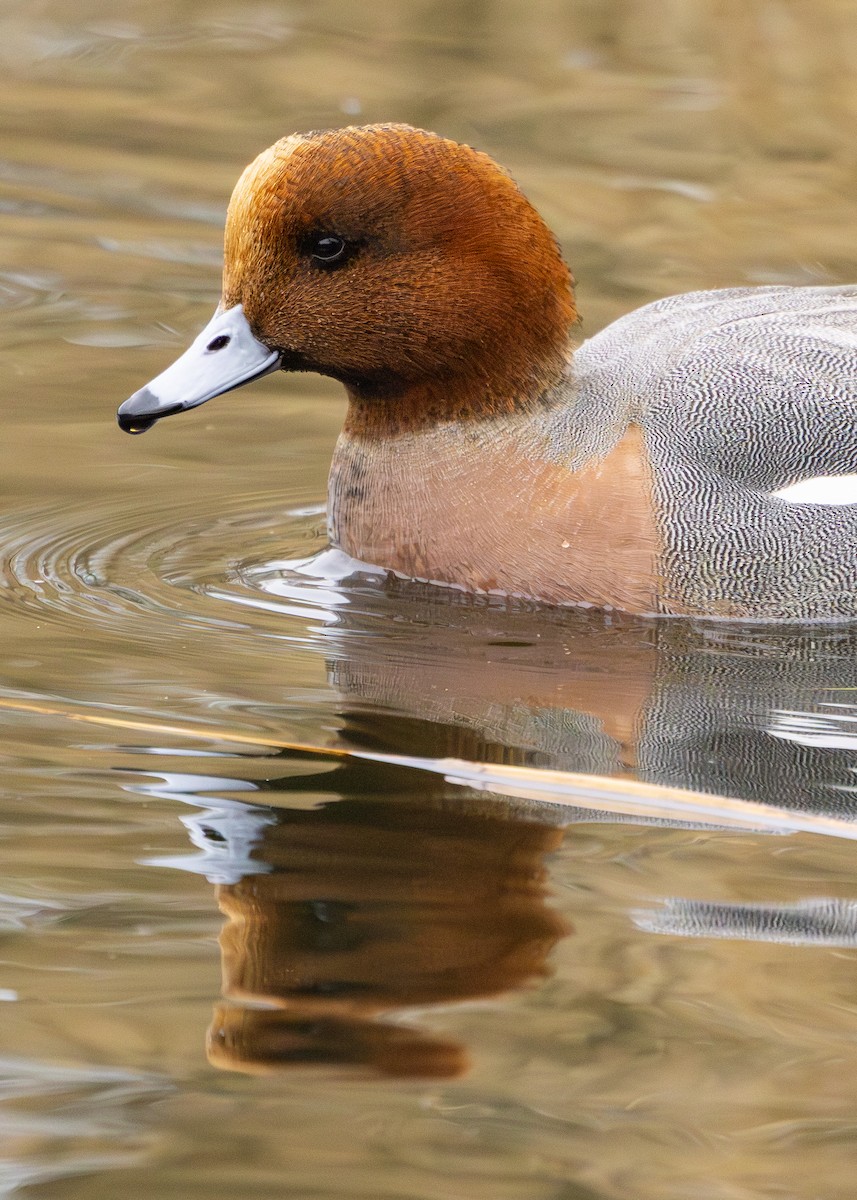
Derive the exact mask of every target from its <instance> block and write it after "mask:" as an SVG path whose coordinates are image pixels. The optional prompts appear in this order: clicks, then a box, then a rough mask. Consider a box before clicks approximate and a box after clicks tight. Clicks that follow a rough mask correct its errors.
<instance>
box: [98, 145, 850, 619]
mask: <svg viewBox="0 0 857 1200" xmlns="http://www.w3.org/2000/svg"><path fill="white" fill-rule="evenodd" d="M325 171H327V173H328V174H327V175H325V174H324V172H325ZM326 243H327V244H326ZM342 247H345V248H346V249H342ZM349 247H350V249H349ZM331 249H332V250H333V251H334V252H337V250H338V249H339V251H340V252H339V253H338V254H337V253H334V256H333V257H332V258H331V257H330V256H328V257H324V256H323V255H322V254H321V253H319V250H321V251H324V252H325V253H327V252H328V251H330V250H331ZM346 250H347V253H346ZM569 282H570V277H569V275H568V272H567V269H566V268H565V265H564V264H563V263H562V260H561V258H560V256H559V254H558V251H557V250H556V246H555V244H554V242H553V239H552V238H551V237H550V234H549V232H548V231H547V230H546V229H545V227H544V226H543V224H542V223H541V221H540V218H538V216H537V215H536V214H535V212H534V210H533V209H532V208H531V207H530V206H529V205H528V204H527V202H526V201H525V200H524V198H523V197H522V196H521V195H520V193H519V192H518V191H517V189H516V188H515V187H514V184H512V183H511V181H510V180H509V179H508V177H507V176H506V175H505V174H504V173H503V172H501V170H500V169H499V168H497V167H496V166H495V165H494V164H493V163H491V160H490V159H487V158H486V157H485V156H484V155H478V154H476V152H474V151H471V150H469V149H468V148H466V147H460V146H456V145H455V144H454V143H450V142H446V141H444V140H442V139H439V138H436V137H434V135H430V134H424V133H421V132H420V131H415V130H411V129H408V128H407V127H403V126H383V127H368V128H365V129H358V130H341V131H334V132H332V133H327V134H321V135H309V136H308V137H307V138H306V139H297V138H293V139H285V140H284V142H282V143H277V146H275V147H272V149H271V150H270V151H267V152H266V153H265V154H264V155H261V156H260V157H259V159H257V160H256V162H255V163H254V164H252V166H251V167H250V168H248V170H247V172H245V174H244V176H243V177H242V180H241V182H240V183H239V185H238V187H237V188H236V192H235V195H234V196H233V201H232V205H231V206H230V215H229V220H228V225H227V261H226V268H225V276H224V300H223V304H222V305H221V309H220V310H218V313H217V314H216V315H215V318H214V319H213V321H212V322H211V323H210V325H209V326H208V327H207V329H206V330H205V331H204V332H203V335H201V337H200V339H198V341H197V342H196V343H194V347H192V348H191V350H190V351H188V354H187V355H186V356H184V358H183V359H180V360H179V362H178V363H177V364H176V365H175V366H174V367H172V368H170V369H169V370H168V371H167V372H165V373H164V375H163V376H160V377H159V378H158V380H155V381H154V382H153V384H152V385H150V387H149V388H147V389H143V390H142V391H141V392H139V393H137V394H136V395H135V396H134V397H132V399H131V400H130V401H128V402H126V405H123V410H122V414H121V419H123V420H124V423H125V425H126V427H133V426H134V425H139V426H142V427H145V425H146V424H148V423H150V422H151V420H153V419H157V417H159V416H162V415H167V414H168V413H169V412H174V411H178V410H179V409H180V408H184V407H192V406H193V405H195V404H197V403H201V402H202V401H203V400H205V399H208V398H209V396H211V395H215V394H217V393H218V392H220V391H224V390H227V389H228V388H230V387H234V386H237V384H239V383H243V382H246V381H248V379H250V378H254V377H256V376H257V375H259V374H264V373H267V371H268V370H271V369H275V368H276V367H277V366H280V365H282V366H284V367H285V368H292V369H310V370H319V371H321V372H323V373H325V374H330V375H333V376H334V377H336V378H339V379H341V380H342V381H343V383H344V384H345V386H346V388H347V389H348V393H349V399H350V405H349V412H348V417H347V419H346V424H345V428H344V430H343V433H342V435H341V436H340V439H339V441H338V443H337V446H336V450H335V453H334V459H333V464H332V469H331V474H330V485H329V524H330V535H331V540H332V542H333V543H334V544H335V545H338V546H340V547H341V548H342V549H343V550H345V551H346V552H347V553H348V554H350V555H352V556H353V557H355V558H358V559H362V560H363V561H366V562H370V563H374V564H376V565H379V566H382V567H386V568H388V569H390V570H393V571H396V572H398V573H400V574H402V575H406V576H410V577H415V578H420V579H429V580H432V581H435V582H440V583H447V584H452V585H456V586H459V587H463V588H467V589H470V590H482V591H494V592H499V593H503V594H508V595H514V596H523V597H529V598H535V599H540V600H544V601H546V602H548V603H552V604H579V603H587V604H594V605H598V606H612V607H617V608H620V609H624V610H626V611H630V612H637V613H692V614H704V615H714V616H741V617H752V618H790V619H794V618H798V619H816V618H827V617H841V616H855V615H857V422H855V419H854V418H855V414H857V287H840V288H788V287H774V288H747V289H734V290H728V291H717V292H698V293H691V294H689V295H684V296H676V297H672V298H670V299H667V300H662V301H658V302H657V303H655V304H650V305H648V306H646V307H645V308H642V309H640V310H638V311H637V312H634V313H631V314H630V315H628V316H626V317H623V318H622V319H621V320H619V321H617V322H615V323H614V324H613V325H611V326H609V327H608V328H607V329H605V330H604V331H603V332H602V333H600V334H598V335H597V336H596V337H594V338H592V339H590V340H589V341H587V342H584V343H583V345H582V346H580V347H579V348H578V349H577V350H573V349H572V342H571V335H570V331H571V328H572V326H573V324H574V321H575V317H576V313H575V310H574V307H573V301H572V300H571V293H570V286H569ZM224 350H227V351H228V353H227V354H224V353H223V352H224ZM221 364H223V365H221ZM224 366H225V367H226V368H227V369H225V370H224ZM194 371H195V372H196V374H195V375H194ZM200 373H201V375H202V382H201V381H200ZM829 477H833V479H832V480H831V479H830V478H829Z"/></svg>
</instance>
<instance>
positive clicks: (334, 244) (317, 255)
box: [308, 233, 348, 267]
mask: <svg viewBox="0 0 857 1200" xmlns="http://www.w3.org/2000/svg"><path fill="white" fill-rule="evenodd" d="M308 249H309V252H310V255H311V256H312V258H314V259H315V261H316V262H317V263H318V264H319V265H320V266H323V267H332V266H334V265H335V264H337V263H341V262H344V261H345V258H346V257H347V254H348V243H347V242H346V240H345V238H341V237H339V236H338V234H335V233H314V234H312V236H311V237H310V239H309V245H308Z"/></svg>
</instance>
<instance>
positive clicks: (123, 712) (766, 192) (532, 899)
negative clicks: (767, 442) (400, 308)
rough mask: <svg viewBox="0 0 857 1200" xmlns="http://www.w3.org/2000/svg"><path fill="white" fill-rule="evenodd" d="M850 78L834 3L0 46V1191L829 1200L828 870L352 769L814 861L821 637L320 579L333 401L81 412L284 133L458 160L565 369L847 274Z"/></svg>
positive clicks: (205, 284) (845, 658) (847, 1064)
mask: <svg viewBox="0 0 857 1200" xmlns="http://www.w3.org/2000/svg"><path fill="white" fill-rule="evenodd" d="M855 36H857V28H855V14H854V11H853V8H852V7H851V6H849V5H848V4H844V3H838V2H837V0H823V2H819V0H816V2H815V3H813V4H812V5H810V4H808V3H807V4H804V3H799V2H797V3H789V4H786V3H776V2H775V3H764V4H763V3H761V0H759V2H757V0H751V2H750V3H749V4H746V5H744V6H741V7H739V8H733V9H732V10H726V9H717V10H716V11H715V9H713V8H711V6H706V5H703V4H701V3H696V2H695V0H685V2H683V3H680V4H677V3H669V2H663V3H661V2H658V0H627V2H626V3H600V4H590V3H586V2H584V0H563V2H557V3H548V4H544V5H541V6H533V5H525V4H520V3H517V2H516V0H512V2H510V3H504V4H500V3H486V4H472V3H465V4H459V3H446V2H442V3H437V4H418V3H414V2H411V0H402V2H401V3H398V4H389V5H378V6H363V5H356V4H349V3H341V2H340V3H337V2H335V0H329V2H328V0H324V2H322V3H319V4H309V3H302V2H300V0H298V2H296V3H294V4H291V5H282V4H276V3H263V2H257V0H249V2H247V3H243V4H241V5H234V4H233V5H230V4H217V3H214V4H212V3H211V2H210V0H209V2H207V3H205V4H203V3H200V2H199V0H178V2H176V0H173V3H171V4H169V5H167V4H162V3H150V4H146V5H143V4H141V3H139V2H138V0H116V2H115V3H114V4H112V5H111V6H109V12H108V11H107V9H106V8H105V6H104V5H102V4H98V3H94V2H87V0H82V2H81V3H78V4H75V5H74V6H68V5H62V4H59V3H58V2H57V0H44V2H42V3H38V4H30V5H26V6H25V5H14V4H13V5H10V6H7V9H6V11H5V13H4V15H3V21H2V38H0V91H2V98H3V105H2V110H3V111H2V116H0V128H2V138H0V390H2V396H3V437H2V439H0V488H2V496H3V501H2V513H0V534H1V535H2V536H0V640H1V641H2V647H3V653H2V676H0V720H2V722H3V731H4V738H3V742H2V744H1V745H0V835H2V842H0V861H2V885H1V886H0V945H1V946H2V949H0V963H2V971H0V1002H2V1003H3V1004H4V1008H3V1017H4V1020H3V1022H2V1033H0V1132H2V1150H0V1193H2V1195H3V1196H18V1195H25V1194H26V1195H33V1196H45V1197H48V1196H50V1197H57V1198H59V1197H63V1198H65V1197H68V1198H71V1197H78V1196H80V1197H83V1196H86V1197H95V1196H111V1197H112V1196H115V1195H118V1194H121V1195H126V1196H132V1197H134V1196H144V1195H145V1196H146V1197H152V1196H157V1197H168V1196H172V1195H176V1196H178V1195H181V1196H200V1197H203V1196H204V1197H206V1198H207V1200H209V1198H210V1200H215V1198H220V1197H232V1196H258V1197H260V1198H261V1197H265V1198H267V1197H273V1196H295V1197H301V1198H303V1197H318V1198H322V1197H323V1198H325V1200H327V1198H330V1200H333V1198H337V1200H339V1198H343V1197H345V1198H351V1197H354V1198H358V1197H363V1198H365V1200H369V1198H372V1200H375V1198H376V1197H381V1196H383V1197H390V1198H392V1197H397V1198H402V1200H439V1198H443V1197H448V1198H450V1200H452V1198H456V1200H457V1198H460V1197H466V1198H467V1200H476V1198H478V1197H485V1198H486V1200H489V1198H490V1200H498V1198H505V1197H508V1198H509V1200H512V1198H514V1200H519V1198H523V1197H527V1198H530V1197H532V1198H534V1200H542V1198H544V1200H596V1198H597V1200H620V1198H622V1200H624V1198H628V1200H641V1198H643V1197H651V1198H652V1200H665V1198H667V1197H676V1198H677V1200H678V1198H681V1200H687V1198H688V1197H700V1198H705V1200H739V1198H740V1200H756V1198H761V1197H774V1196H776V1197H795V1198H796V1200H804V1198H808V1197H810V1196H812V1197H816V1198H819V1200H838V1198H840V1197H843V1196H846V1195H850V1194H851V1192H852V1191H853V1184H852V1180H853V1167H852V1164H853V1157H854V1148H855V1147H854V1142H855V1125H854V1115H853V1114H854V1111H855V1102H857V1083H855V1081H857V1005H855V995H857V950H855V947H857V887H855V883H854V879H855V870H854V863H855V851H854V848H853V843H851V842H849V841H848V840H844V839H839V838H835V837H822V836H810V835H808V834H800V835H783V834H773V833H770V832H764V831H763V829H762V828H761V827H760V828H756V829H749V830H743V831H736V830H734V829H729V828H711V827H710V826H709V827H705V826H704V825H702V824H700V823H699V822H694V821H693V820H692V819H690V818H689V819H688V820H685V821H672V822H665V821H663V820H659V821H658V820H646V819H642V818H641V817H639V816H635V815H634V813H633V805H632V804H631V803H630V802H629V804H628V806H627V811H626V812H624V813H608V812H603V811H602V812H599V811H593V810H592V809H591V807H590V808H583V807H577V808H574V807H572V808H569V807H558V806H556V805H550V804H544V803H532V802H530V801H528V800H526V799H525V798H522V797H520V796H518V797H515V796H513V795H512V794H511V792H510V793H507V794H505V795H498V794H496V793H485V792H480V791H477V790H475V789H473V788H468V787H464V786H462V785H461V784H460V783H459V782H456V777H455V774H454V771H452V770H447V771H446V772H444V771H440V772H430V771H429V772H427V771H424V770H416V769H413V768H409V767H408V766H406V765H402V764H401V762H398V761H397V762H392V763H391V762H389V761H380V759H383V756H385V755H387V756H389V755H398V756H411V757H420V758H422V759H431V760H434V759H439V758H447V757H453V758H459V759H466V760H470V761H482V762H490V763H495V764H512V765H516V766H531V767H539V768H547V769H553V770H559V769H562V770H565V771H577V772H587V773H592V774H595V775H599V776H606V777H611V778H614V779H615V780H616V781H617V788H618V789H619V790H620V791H621V788H622V786H623V781H624V780H640V781H643V782H646V783H651V784H658V785H671V786H673V785H674V786H679V787H683V788H690V789H694V790H697V791H701V792H707V793H719V794H724V795H727V796H732V797H738V798H741V799H742V800H752V801H759V802H763V803H765V804H767V805H770V806H775V807H777V808H778V809H780V810H782V811H784V812H786V813H788V812H791V813H794V814H809V815H813V814H814V815H821V816H829V815H833V816H838V817H841V818H846V819H850V818H851V817H853V816H855V815H857V814H855V809H857V799H855V794H857V793H855V789H857V773H855V768H857V700H855V696H857V653H855V652H857V633H855V631H854V630H853V629H852V628H850V627H849V626H836V625H831V626H827V627H819V628H813V629H800V628H780V629H777V628H774V627H765V626H743V627H739V626H723V625H717V624H710V623H709V624H706V623H698V624H686V623H683V622H664V623H661V624H658V623H645V622H643V623H639V622H633V621H627V620H624V619H616V618H613V619H611V618H609V617H604V616H600V615H598V614H593V613H585V612H584V613H580V612H577V613H575V612H549V611H545V610H539V609H538V608H536V607H526V606H519V607H516V608H508V607H507V606H505V605H503V604H501V603H499V602H495V601H490V602H487V601H485V600H468V598H467V597H465V596H462V595H459V594H456V593H445V592H443V591H440V590H433V589H431V588H416V587H409V586H407V585H405V584H402V583H395V582H393V583H391V582H389V581H387V580H385V579H383V578H379V577H376V576H372V575H371V574H361V573H359V572H357V573H354V572H353V571H350V570H349V569H343V567H342V564H341V563H338V562H336V561H335V560H334V561H332V560H331V559H330V558H329V557H328V558H325V557H322V558H321V559H318V558H317V556H318V555H319V553H320V552H321V551H323V549H324V546H325V542H324V525H325V517H324V494H325V478H326V470H327V462H328V457H329V453H330V449H331V446H332V443H333V439H334V437H335V434H336V431H337V428H338V425H339V422H340V421H341V417H342V411H343V404H342V399H341V397H340V396H339V394H338V392H337V389H336V387H335V386H334V385H332V384H330V383H329V382H323V381H319V380H313V379H309V378H301V377H296V378H288V377H285V376H279V377H277V378H272V379H268V380H265V381H264V382H263V383H260V384H258V385H257V386H256V387H255V388H254V389H252V390H250V391H246V392H245V391H242V392H239V393H238V394H236V395H234V396H230V397H226V398H224V399H222V400H218V401H216V402H215V403H213V404H211V405H208V406H207V407H206V408H205V409H203V410H202V411H200V412H197V413H193V414H190V415H188V416H187V417H185V418H182V419H180V420H176V421H171V422H168V423H165V424H164V425H161V426H159V427H158V428H157V429H156V430H154V431H153V432H152V433H150V434H149V435H148V436H147V437H145V438H134V439H131V438H126V437H124V436H123V435H121V434H120V433H119V431H118V430H117V428H116V426H115V423H114V417H113V414H114V411H115V407H116V405H117V403H118V402H119V401H121V400H122V399H123V398H124V397H125V396H126V395H128V394H129V393H130V392H131V391H133V390H135V389H136V388H137V387H138V386H140V385H141V384H142V383H143V382H145V381H146V380H147V379H149V378H150V377H151V376H152V375H154V374H155V373H157V372H158V371H159V370H161V369H162V367H163V366H164V365H165V364H166V363H167V362H168V361H170V360H171V359H172V358H173V357H174V356H175V355H176V353H177V352H178V351H179V349H180V348H182V347H183V346H184V345H185V344H186V342H187V341H188V340H189V339H190V337H191V336H192V335H193V334H195V333H196V331H197V330H198V329H199V328H200V327H201V326H202V324H203V323H204V322H205V320H207V318H208V316H209V315H210V313H211V311H212V309H213V308H214V306H215V304H216V303H217V299H218V295H219V266H220V239H221V228H222V220H223V215H224V211H225V205H226V200H227V198H228V195H229V192H230V190H231V187H232V184H233V182H234V179H235V177H236V175H237V172H238V170H239V169H240V168H241V167H242V166H243V165H244V163H245V162H246V161H247V160H248V159H249V158H250V157H251V156H252V155H253V154H255V153H256V152H257V151H258V150H260V149H261V148H263V147H264V146H266V145H267V144H268V143H269V142H271V141H272V140H274V139H275V138H276V137H278V136H280V135H281V134H283V133H286V132H290V131H292V130H294V129H300V128H308V127H316V126H320V125H330V124H339V123H343V122H347V121H352V120H380V119H391V118H392V119H401V120H408V121H412V122H414V123H418V124H423V125H426V126H428V127H432V128H437V129H439V130H440V131H442V132H443V133H445V134H448V135H451V136H453V137H458V138H461V139H464V140H469V141H472V142H474V143H476V144H478V145H480V146H481V147H483V148H485V149H487V150H488V151H490V152H492V153H493V154H494V155H495V156H496V157H498V158H499V159H501V160H502V161H504V162H506V163H507V164H508V165H509V166H510V167H511V168H512V169H513V170H514V172H515V174H516V176H517V178H518V179H519V180H520V181H521V183H522V185H523V186H524V188H525V190H526V191H527V192H528V193H529V194H530V195H531V196H532V197H533V199H534V200H535V201H536V203H537V204H538V205H539V207H540V208H541V209H542V211H543V212H544V213H545V215H546V216H547V217H548V218H549V220H550V221H551V223H552V224H553V225H554V227H555V228H556V229H557V231H558V232H559V234H560V236H561V238H562V240H563V243H564V245H565V246H566V248H567V250H568V254H569V258H570V260H571V261H572V263H573V265H574V268H575V272H576V274H577V275H578V277H579V281H580V285H579V299H580V307H581V309H582V311H583V313H584V319H585V329H586V332H593V331H594V330H596V329H597V328H599V327H600V326H601V325H602V324H604V323H605V322H606V321H607V320H609V319H612V318H613V317H615V316H618V315H619V314H620V313H622V312H624V311H627V310H628V309H629V308H631V307H634V306H636V305H638V304H641V303H644V302H646V301H647V300H650V299H653V298H655V297H657V296H660V295H664V294H667V293H669V292H672V291H680V290H686V289H691V288H698V287H710V286H717V285H721V284H741V283H754V282H759V283H762V282H770V281H775V282H795V283H803V282H809V283H812V282H828V281H829V282H846V281H853V279H855V278H857V248H856V247H855V241H854V237H853V231H854V225H855V215H857V214H855V200H854V189H853V172H854V148H853V129H854V121H855V117H857V86H855V79H854V65H853V54H852V52H851V47H853V45H854V44H855ZM299 746H305V747H306V746H310V747H311V746H315V747H318V748H321V749H325V748H327V749H337V748H339V749H341V748H351V749H353V750H357V751H360V753H361V754H363V755H364V757H362V758H359V759H355V758H342V757H339V758H337V757H335V756H334V755H333V754H327V755H318V754H314V753H311V752H309V751H308V750H300V749H297V748H296V747H299ZM373 755H374V756H375V757H376V759H377V760H378V761H373V758H372V756H373Z"/></svg>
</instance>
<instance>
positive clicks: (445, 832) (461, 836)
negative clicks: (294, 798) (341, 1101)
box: [208, 801, 567, 1077]
mask: <svg viewBox="0 0 857 1200" xmlns="http://www.w3.org/2000/svg"><path fill="white" fill-rule="evenodd" d="M560 837H561V833H560V832H559V831H558V830H556V829H553V828H550V827H546V826H543V825H538V824H534V823H530V822H525V821H514V820H510V819H501V818H500V817H499V816H496V817H492V816H489V815H484V814H477V815H474V814H468V813H462V811H461V809H460V808H452V807H450V808H445V807H444V806H442V805H440V806H436V805H434V804H432V803H429V804H422V803H416V804H414V803H405V804H394V803H377V802H371V801H364V802H362V803H355V802H350V801H344V802H342V803H340V804H333V805H330V806H328V807H325V808H319V809H315V810H312V811H299V810H298V811H295V810H281V811H279V812H277V814H276V820H275V821H273V822H272V823H266V824H264V825H263V826H261V828H260V839H259V842H258V844H257V846H256V847H255V849H254V857H255V858H257V859H258V860H259V865H260V868H262V872H261V873H259V874H252V875H245V876H244V877H243V878H241V879H240V881H238V882H235V883H229V884H221V885H220V886H219V888H218V899H219V903H220V907H221V909H222V911H223V912H224V914H225V916H226V918H227V923H226V925H225V926H224V929H223V932H222V934H221V939H220V943H221V953H222V963H223V995H224V998H225V1000H226V1001H227V1003H226V1004H224V1005H222V1006H220V1007H219V1008H218V1009H217V1010H216V1012H215V1015H214V1019H213V1022H212V1026H211V1029H210V1031H209V1038H208V1053H209V1058H210V1060H211V1062H212V1063H214V1064H216V1065H217V1066H220V1067H227V1068H231V1069H240V1070H245V1071H268V1070H277V1069H284V1068H288V1067H290V1066H293V1065H296V1064H306V1063H327V1064H339V1065H343V1064H348V1065H352V1066H353V1065H362V1066H364V1067H368V1068H371V1069H372V1070H374V1071H376V1072H380V1073H382V1074H386V1075H398V1076H421V1077H430V1076H435V1077H450V1076H455V1075H459V1074H461V1073H462V1072H463V1071H465V1070H466V1069H467V1067H468V1056H467V1051H466V1049H465V1048H464V1047H463V1046H461V1045H459V1044H458V1043H456V1042H454V1041H451V1040H448V1039H445V1038H443V1037H435V1036H432V1035H431V1034H430V1033H427V1032H423V1031H421V1030H420V1029H419V1028H418V1027H417V1026H416V1025H415V1024H414V1022H413V1021H412V1020H409V1019H408V1017H407V1014H408V1013H409V1011H410V1010H414V1009H421V1008H423V1007H425V1006H436V1005H443V1004H447V1003H451V1002H459V1001H462V1000H472V999H476V998H480V997H488V996H493V995H496V994H497V993H500V992H504V991H507V990H509V989H512V988H517V987H520V986H522V985H524V984H526V983H528V982H530V981H533V980H537V979H539V978H540V977H541V976H543V975H544V974H545V973H546V971H547V966H546V960H547V956H548V954H549V952H550V950H551V948H552V946H553V945H554V944H555V942H556V941H557V939H558V938H559V937H561V936H562V935H563V933H565V932H567V928H566V926H565V925H564V923H563V922H562V921H561V920H560V918H559V917H558V915H557V914H556V913H555V912H554V911H552V909H551V908H550V907H549V904H548V899H547V895H546V883H545V866H544V858H545V855H546V854H547V853H549V852H550V851H551V850H552V849H553V848H554V847H555V846H556V845H557V843H558V841H559V839H560Z"/></svg>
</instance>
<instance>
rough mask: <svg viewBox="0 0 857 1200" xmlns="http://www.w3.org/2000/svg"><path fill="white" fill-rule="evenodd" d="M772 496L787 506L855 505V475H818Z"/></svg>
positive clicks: (856, 495)
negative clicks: (784, 501) (783, 501)
mask: <svg viewBox="0 0 857 1200" xmlns="http://www.w3.org/2000/svg"><path fill="white" fill-rule="evenodd" d="M772 495H774V496H776V497H777V498H778V499H780V500H786V501H788V503H789V504H857V475H818V476H816V478H815V479H801V480H800V482H799V483H790V484H789V485H788V487H784V488H780V489H779V490H778V491H776V492H773V493H772Z"/></svg>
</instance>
